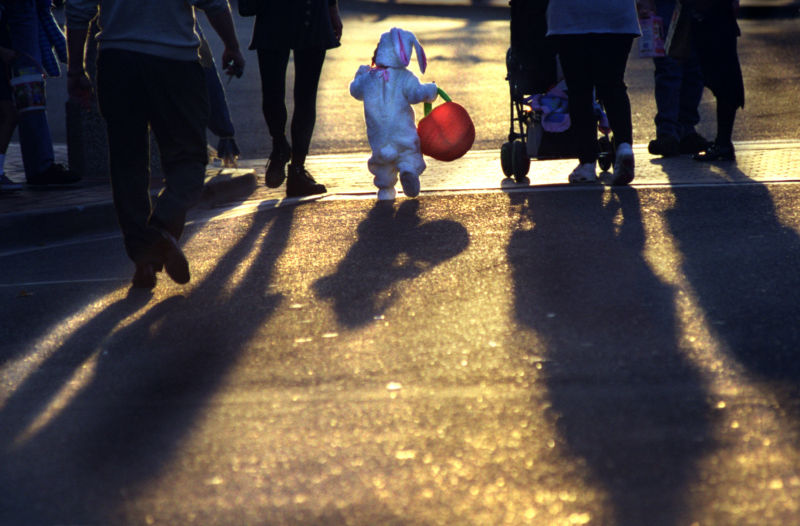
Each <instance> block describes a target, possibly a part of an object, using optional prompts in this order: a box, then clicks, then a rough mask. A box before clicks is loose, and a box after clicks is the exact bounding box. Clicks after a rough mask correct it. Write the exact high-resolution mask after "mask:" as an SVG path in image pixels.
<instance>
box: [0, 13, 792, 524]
mask: <svg viewBox="0 0 800 526" xmlns="http://www.w3.org/2000/svg"><path fill="white" fill-rule="evenodd" d="M342 3H343V9H344V11H345V14H346V17H345V23H346V24H347V25H346V29H345V30H346V33H345V34H346V37H345V38H346V40H345V45H344V46H343V47H342V48H341V49H340V50H337V51H334V52H332V53H331V57H332V60H331V62H330V63H329V66H331V67H327V68H326V77H325V81H324V83H323V89H322V91H321V95H320V97H321V99H320V100H321V102H322V104H321V107H322V108H323V109H324V110H325V111H322V112H321V114H320V121H319V122H320V125H319V126H318V128H317V129H318V133H317V136H316V139H315V141H316V142H315V145H316V146H315V148H316V150H317V153H322V152H329V153H343V152H347V151H366V150H365V146H364V145H365V143H363V136H362V135H360V133H361V132H360V131H359V130H360V128H359V126H363V123H361V121H359V119H360V118H361V116H360V108H359V107H358V105H357V104H355V102H354V101H351V102H347V101H346V98H344V99H343V98H342V93H343V90H344V89H346V85H347V82H349V78H350V77H351V76H352V73H353V72H354V71H355V69H356V67H357V65H358V64H359V63H361V62H363V61H364V60H366V59H368V57H369V56H370V55H371V51H372V48H373V47H374V41H375V39H376V38H377V35H378V34H379V33H380V32H381V31H382V28H383V25H385V26H386V27H391V25H401V26H404V27H407V28H410V29H414V30H415V32H417V34H418V35H420V36H421V39H422V40H423V43H424V44H425V45H426V49H427V50H428V55H429V57H432V58H431V64H432V67H437V66H436V65H437V64H442V63H444V64H448V65H447V67H445V68H442V69H443V72H442V75H443V76H441V77H440V76H439V73H438V72H437V73H436V75H435V78H436V80H439V79H443V80H441V84H442V85H447V86H453V88H452V89H448V91H450V92H451V94H454V97H455V98H456V99H457V100H458V99H461V100H463V101H465V104H467V105H468V106H469V107H471V108H477V109H476V110H473V111H474V116H475V120H476V124H478V127H479V129H480V130H482V131H481V132H480V139H479V144H478V147H479V148H484V149H496V148H497V147H498V146H499V143H498V141H499V142H502V140H503V135H504V133H505V130H504V128H505V127H506V126H507V118H508V115H507V113H506V108H505V104H506V103H507V100H506V99H505V91H504V90H505V89H506V85H505V83H504V81H503V75H504V64H503V59H502V57H503V56H504V53H505V46H506V45H507V41H506V38H507V34H506V33H504V31H505V30H506V29H507V20H505V19H504V18H503V14H502V13H503V11H502V9H499V8H491V7H479V6H471V7H469V8H461V7H451V8H448V9H452V11H446V13H447V14H448V16H447V17H445V16H442V14H443V13H444V12H445V11H444V10H443V8H441V6H440V7H439V8H435V9H434V8H431V7H430V6H427V7H426V6H415V7H409V6H404V5H403V4H386V5H383V6H380V7H381V9H392V10H396V11H397V12H396V13H395V12H394V11H392V14H391V15H389V14H387V12H386V11H378V12H376V10H377V8H376V7H375V5H374V4H372V3H371V2H356V1H352V2H342ZM434 11H435V13H437V14H435V15H434ZM426 13H428V14H426ZM798 23H799V22H798V20H797V19H767V20H764V19H753V20H750V19H748V20H744V21H742V27H743V31H744V35H743V37H742V40H741V44H742V57H743V62H744V63H745V75H746V78H747V83H748V84H747V87H748V97H749V98H748V103H747V107H746V109H745V111H744V112H742V113H741V116H740V119H738V120H737V130H736V133H737V134H738V136H737V138H738V139H740V140H741V139H748V140H752V139H796V138H797V136H796V133H797V130H798V127H797V118H798V110H797V104H796V101H797V92H796V90H797V87H796V85H797V67H798V66H797V64H796V60H794V57H796V56H797V51H798V49H797V46H798V39H797V31H798ZM412 26H413V27H412ZM349 28H353V29H352V30H351V29H349ZM359 28H360V29H359ZM244 34H246V31H243V30H240V35H244ZM464 38H466V39H467V40H459V39H464ZM459 42H461V44H458V45H456V44H454V43H459ZM745 44H746V45H745ZM458 46H461V47H458ZM456 49H457V50H458V52H456ZM345 50H348V51H345ZM349 50H352V51H349ZM337 54H338V55H337ZM348 56H349V57H350V58H345V57H348ZM254 65H255V62H254V60H251V61H250V66H251V67H250V68H249V69H248V71H247V73H246V74H245V77H244V79H242V82H238V81H236V80H234V81H233V82H232V83H231V85H230V86H231V90H232V91H233V90H238V89H241V90H244V91H242V92H237V93H240V95H236V96H232V106H233V108H234V111H235V115H237V117H235V118H236V119H237V124H239V123H240V122H241V123H242V124H241V126H242V129H243V130H244V132H243V133H242V134H241V135H240V140H241V142H242V145H243V150H245V151H246V152H247V153H246V155H248V154H252V156H253V157H263V156H265V155H266V154H267V153H268V150H265V149H264V145H263V144H262V143H261V138H260V137H261V136H260V132H259V126H263V124H260V121H259V116H258V114H257V112H255V111H253V108H254V107H256V106H255V105H257V101H258V98H257V96H256V95H255V94H257V91H256V90H257V81H256V79H257V71H256V70H255V68H253V67H252V66H254ZM439 67H441V66H439ZM649 67H650V66H649V65H648V62H647V61H645V60H638V59H635V60H634V59H632V61H631V67H630V68H629V85H630V89H631V94H632V98H633V100H634V108H635V111H636V119H637V120H636V121H635V122H636V123H638V124H637V125H636V130H637V131H636V133H637V134H638V135H637V139H636V140H637V142H639V143H641V142H645V141H646V139H647V138H648V137H649V135H648V133H650V134H652V127H651V124H650V119H651V116H652V110H653V109H652V106H651V107H649V108H648V106H647V104H651V105H652V102H648V101H649V100H650V98H651V97H650V93H651V90H652V84H649V83H651V82H652V79H651V77H650V73H651V70H650V69H649ZM434 71H435V70H434ZM439 71H442V70H441V69H440V70H439ZM432 75H433V74H432ZM470 76H472V77H474V78H479V79H480V80H481V82H470V83H469V84H467V83H464V82H461V81H460V79H465V78H470ZM432 78H434V77H432ZM56 82H58V81H57V80H54V81H52V82H51V89H52V86H53V85H55V83H56ZM343 86H344V88H343ZM709 104H710V103H709V102H705V103H704V106H703V111H704V112H705V114H707V113H708V111H709V108H710V107H709ZM56 106H57V105H56ZM498 108H502V110H498ZM245 117H246V118H245ZM238 119H241V120H238ZM709 119H711V120H707V122H706V123H705V125H707V124H708V122H712V123H713V115H712V116H711V117H709ZM51 120H52V119H51ZM262 131H263V130H262ZM362 131H363V130H362ZM746 173H748V172H747V171H745V172H743V173H741V174H739V176H737V177H735V178H731V177H729V174H726V172H725V171H724V170H723V171H715V169H714V168H713V167H712V168H709V170H708V174H706V176H707V177H712V178H716V179H717V180H716V181H714V183H713V184H683V183H682V184H674V185H669V184H666V185H642V186H641V187H638V188H637V187H635V186H634V187H630V188H623V189H619V190H611V189H608V188H603V187H595V188H569V187H565V186H559V187H552V186H542V187H536V188H531V189H529V191H524V192H523V191H515V192H480V193H470V192H458V193H452V194H451V193H447V192H433V193H430V194H426V195H424V196H423V198H421V199H419V200H405V199H398V201H397V202H396V203H394V204H393V205H389V206H383V205H379V204H376V203H375V201H374V200H373V199H372V198H371V197H369V198H365V199H351V198H342V199H327V200H322V201H312V202H307V203H304V204H301V205H297V206H283V207H277V208H270V209H267V210H262V211H253V210H250V209H248V210H250V211H245V212H243V213H241V214H239V215H236V214H230V215H227V216H224V217H222V216H220V217H214V215H213V214H214V213H215V211H214V210H210V211H208V213H207V214H206V215H205V216H206V217H207V218H208V220H207V221H199V222H197V223H195V224H194V225H193V226H191V227H190V228H189V230H188V231H187V235H186V238H185V240H186V244H185V249H186V251H187V254H188V255H189V258H190V260H191V262H192V273H193V279H192V282H191V283H190V284H189V285H188V286H185V287H179V286H177V285H174V284H172V283H170V282H169V280H168V279H167V278H164V277H162V278H161V279H160V282H159V284H158V286H157V288H156V289H155V291H154V292H153V294H148V293H141V292H130V291H129V290H128V286H127V284H128V281H129V279H130V276H131V272H132V269H131V264H130V262H129V261H127V259H126V257H125V255H124V252H123V250H122V248H121V241H120V239H119V236H118V235H116V234H109V235H106V236H97V237H95V238H85V237H84V238H76V239H68V240H65V241H64V242H63V243H59V244H47V245H41V246H34V247H29V248H25V249H18V250H15V251H8V252H4V253H3V254H0V263H2V280H0V283H2V284H3V285H0V320H2V322H0V524H2V525H4V526H5V525H13V526H17V525H29V524H30V525H40V524H45V525H56V524H76V525H123V524H124V525H128V524H169V525H172V524H202V525H217V524H218V525H230V524H254V525H284V524H286V525H331V524H334V525H340V524H353V525H377V524H380V525H436V524H442V525H448V526H450V525H455V524H458V525H476V526H478V525H480V526H482V525H492V526H494V525H500V524H507V525H514V526H516V525H521V524H535V525H583V524H588V525H593V526H595V525H601V526H606V525H608V526H641V525H648V526H683V525H695V524H696V525H698V526H699V525H715V526H716V525H721V526H728V525H730V526H742V525H745V526H747V525H754V526H755V525H758V526H773V525H774V526H778V525H780V526H783V525H789V524H796V523H798V522H799V521H800V510H799V509H798V508H799V507H800V470H798V466H800V458H799V457H800V450H798V444H800V402H798V400H800V398H799V397H798V395H799V394H800V393H799V392H798V390H799V387H798V386H800V383H799V381H800V365H799V364H800V362H798V360H797V357H796V353H797V349H798V348H799V347H800V323H798V322H800V301H798V300H800V298H798V294H799V293H798V290H800V274H798V271H797V262H798V261H800V212H798V209H797V206H796V203H797V201H798V198H800V187H798V186H797V184H796V183H795V182H791V181H789V182H775V181H773V182H771V183H769V184H764V183H760V182H757V181H755V180H748V178H747V175H745V174H746ZM6 284H7V285H6Z"/></svg>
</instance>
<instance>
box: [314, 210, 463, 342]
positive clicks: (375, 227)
mask: <svg viewBox="0 0 800 526" xmlns="http://www.w3.org/2000/svg"><path fill="white" fill-rule="evenodd" d="M419 206H420V205H419V201H417V200H406V201H404V202H403V203H402V204H401V205H400V206H399V207H397V208H395V205H394V203H391V202H377V203H376V204H375V206H374V207H373V208H372V210H370V212H369V215H368V216H367V218H366V219H365V220H364V221H363V222H362V223H361V224H360V225H359V226H358V239H357V240H356V242H355V243H354V244H353V246H352V247H351V248H350V250H349V251H348V252H347V255H346V256H345V258H344V259H343V260H342V262H341V263H339V266H338V267H337V269H336V272H335V273H334V274H332V275H330V276H325V277H323V278H320V279H319V280H317V281H316V282H315V283H314V291H315V293H316V295H317V297H319V298H322V299H329V300H331V301H332V302H333V307H334V311H335V312H336V316H337V318H338V320H339V323H341V324H343V325H345V326H346V327H349V328H357V327H363V326H364V325H367V324H369V323H371V322H372V321H373V320H374V319H375V318H376V317H378V316H380V315H381V314H383V313H384V312H386V310H387V309H388V308H389V307H390V306H391V305H392V303H393V302H394V301H395V300H396V299H397V297H396V295H393V294H392V292H393V289H394V288H395V285H396V284H397V283H398V282H400V281H403V280H411V279H414V278H415V277H417V276H419V275H420V274H422V273H423V272H425V271H427V270H429V269H430V268H432V267H434V266H435V265H438V264H440V263H442V262H444V261H446V260H448V259H450V258H452V257H454V256H456V255H458V254H460V253H461V252H462V251H464V249H466V248H467V246H468V245H469V234H468V233H467V230H466V229H465V228H464V227H463V226H462V225H461V224H459V223H456V222H455V221H450V220H446V219H439V220H436V221H429V222H427V223H423V222H422V220H421V219H420V217H419V216H418V214H417V212H418V209H419Z"/></svg>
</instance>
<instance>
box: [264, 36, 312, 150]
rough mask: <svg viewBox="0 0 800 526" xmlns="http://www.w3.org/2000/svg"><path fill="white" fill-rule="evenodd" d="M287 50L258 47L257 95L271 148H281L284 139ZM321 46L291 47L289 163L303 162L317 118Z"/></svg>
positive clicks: (284, 145) (284, 141) (285, 142)
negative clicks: (313, 47)
mask: <svg viewBox="0 0 800 526" xmlns="http://www.w3.org/2000/svg"><path fill="white" fill-rule="evenodd" d="M289 51H290V50H289V49H279V50H276V49H259V50H258V70H259V72H260V73H261V96H262V111H263V112H264V120H265V121H266V122H267V128H268V129H269V134H270V136H272V149H273V150H275V149H276V148H285V147H286V146H288V145H287V141H286V120H287V112H286V66H287V64H288V63H289ZM323 62H325V50H324V49H296V50H294V71H295V73H294V77H295V78H294V114H293V115H292V125H291V138H292V143H291V146H292V163H294V164H297V165H301V166H302V165H303V164H304V163H305V160H306V156H307V155H308V149H309V147H310V145H311V136H312V134H313V133H314V124H315V123H316V120H317V87H318V86H319V76H320V73H321V72H322V64H323Z"/></svg>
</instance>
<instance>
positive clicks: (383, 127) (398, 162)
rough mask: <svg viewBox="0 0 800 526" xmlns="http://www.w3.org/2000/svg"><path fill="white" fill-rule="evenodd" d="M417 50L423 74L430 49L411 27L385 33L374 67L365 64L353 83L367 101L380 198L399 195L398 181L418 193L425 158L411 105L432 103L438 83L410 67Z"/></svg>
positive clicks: (353, 90) (410, 193)
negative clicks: (420, 76)
mask: <svg viewBox="0 0 800 526" xmlns="http://www.w3.org/2000/svg"><path fill="white" fill-rule="evenodd" d="M412 49H413V50H415V51H416V54H417V62H418V63H419V69H420V72H422V73H425V68H426V66H427V59H426V58H425V51H424V50H423V49H422V46H421V45H420V43H419V42H418V41H417V37H415V36H414V34H413V33H411V32H410V31H405V30H403V29H399V28H396V27H395V28H392V29H391V30H390V31H388V32H386V33H384V34H382V35H381V38H380V41H379V42H378V47H377V48H376V49H375V55H374V56H373V57H372V66H371V67H370V66H361V67H360V68H358V72H356V76H355V78H354V79H353V82H352V83H350V94H351V95H352V96H353V97H355V98H356V99H357V100H361V101H364V119H365V120H366V123H367V139H368V140H369V145H370V147H371V148H372V157H370V159H369V161H368V162H367V167H368V169H369V171H370V172H371V173H372V174H373V175H374V176H375V178H374V179H373V181H374V183H375V186H377V187H378V199H380V200H391V199H394V197H395V189H394V186H395V183H397V175H398V173H399V174H400V184H401V185H402V187H403V192H405V194H406V196H408V197H416V196H417V195H419V176H420V174H421V173H422V172H423V171H424V170H425V161H424V160H423V159H422V153H421V152H420V147H419V137H418V136H417V126H416V123H415V118H414V109H413V108H412V107H411V105H412V104H417V103H420V102H433V101H434V100H435V99H436V96H437V88H436V84H434V83H433V82H431V83H427V84H422V83H421V82H420V81H419V79H418V78H417V77H416V75H414V74H413V73H412V72H411V71H409V70H408V69H407V66H408V64H409V62H410V61H411V51H412Z"/></svg>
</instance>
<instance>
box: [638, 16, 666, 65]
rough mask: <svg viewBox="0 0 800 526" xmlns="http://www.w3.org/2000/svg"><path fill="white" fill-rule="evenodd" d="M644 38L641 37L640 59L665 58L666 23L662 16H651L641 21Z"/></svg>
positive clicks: (640, 25) (640, 26)
mask: <svg viewBox="0 0 800 526" xmlns="http://www.w3.org/2000/svg"><path fill="white" fill-rule="evenodd" d="M639 28H640V29H641V30H642V36H640V37H639V57H640V58H652V57H663V56H664V55H665V53H664V21H663V19H662V18H661V17H660V16H655V15H650V16H646V17H644V18H640V19H639Z"/></svg>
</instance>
